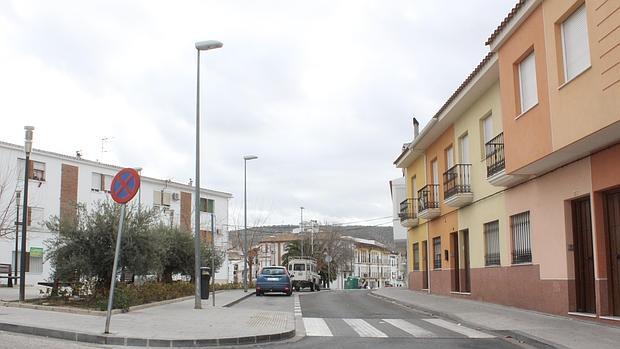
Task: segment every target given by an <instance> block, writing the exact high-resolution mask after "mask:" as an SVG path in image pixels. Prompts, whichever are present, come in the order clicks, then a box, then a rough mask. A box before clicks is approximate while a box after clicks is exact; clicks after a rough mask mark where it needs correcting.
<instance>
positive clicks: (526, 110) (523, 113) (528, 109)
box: [515, 102, 539, 120]
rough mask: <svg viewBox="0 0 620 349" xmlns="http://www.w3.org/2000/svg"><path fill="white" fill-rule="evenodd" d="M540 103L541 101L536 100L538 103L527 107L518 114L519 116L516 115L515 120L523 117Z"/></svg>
mask: <svg viewBox="0 0 620 349" xmlns="http://www.w3.org/2000/svg"><path fill="white" fill-rule="evenodd" d="M538 103H539V102H536V104H534V105H533V106H531V107H529V108H527V109H525V111H523V112H521V114H519V115H517V116H516V117H515V120H519V118H521V117H522V116H523V115H525V114H527V113H528V112H529V111H530V110H532V109H534V108H536V107H537V106H538Z"/></svg>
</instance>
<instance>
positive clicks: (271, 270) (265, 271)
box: [261, 268, 286, 275]
mask: <svg viewBox="0 0 620 349" xmlns="http://www.w3.org/2000/svg"><path fill="white" fill-rule="evenodd" d="M261 274H263V275H284V274H286V273H285V272H284V269H283V268H263V271H261Z"/></svg>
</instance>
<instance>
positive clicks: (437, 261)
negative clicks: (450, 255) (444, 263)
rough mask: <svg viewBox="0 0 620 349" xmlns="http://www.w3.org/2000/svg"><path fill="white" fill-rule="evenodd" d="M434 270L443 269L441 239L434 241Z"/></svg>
mask: <svg viewBox="0 0 620 349" xmlns="http://www.w3.org/2000/svg"><path fill="white" fill-rule="evenodd" d="M433 268H435V269H441V238H440V237H437V238H434V239H433Z"/></svg>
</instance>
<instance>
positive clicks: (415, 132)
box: [413, 117, 420, 139]
mask: <svg viewBox="0 0 620 349" xmlns="http://www.w3.org/2000/svg"><path fill="white" fill-rule="evenodd" d="M419 133H420V123H419V122H418V120H417V119H416V118H415V117H414V118H413V139H416V138H418V134H419Z"/></svg>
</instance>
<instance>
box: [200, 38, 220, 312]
mask: <svg viewBox="0 0 620 349" xmlns="http://www.w3.org/2000/svg"><path fill="white" fill-rule="evenodd" d="M222 46H223V44H222V43H221V42H219V41H215V40H207V41H200V42H197V43H196V52H197V56H196V188H195V189H196V192H195V194H194V283H195V285H196V288H195V295H194V296H195V297H194V309H202V303H201V302H200V264H201V263H200V51H207V50H212V49H216V48H220V47H222Z"/></svg>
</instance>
